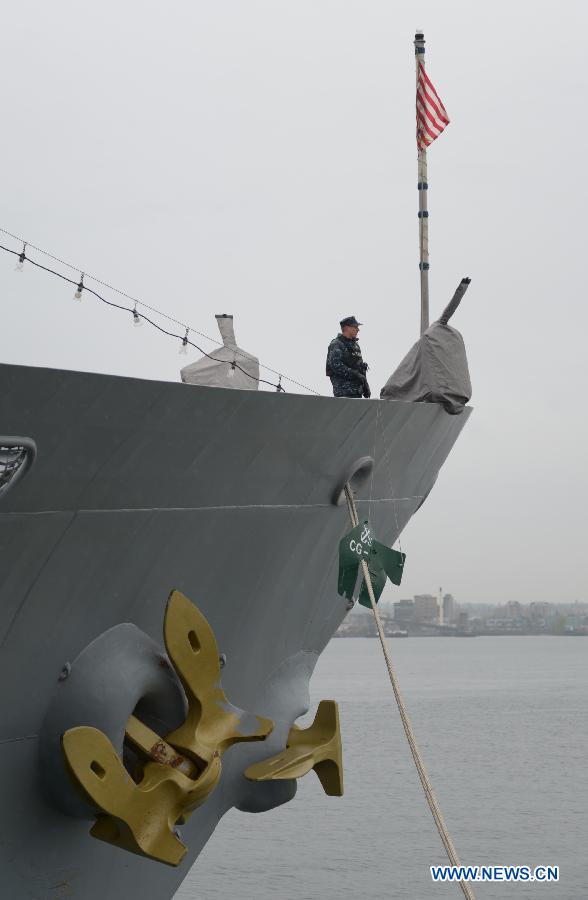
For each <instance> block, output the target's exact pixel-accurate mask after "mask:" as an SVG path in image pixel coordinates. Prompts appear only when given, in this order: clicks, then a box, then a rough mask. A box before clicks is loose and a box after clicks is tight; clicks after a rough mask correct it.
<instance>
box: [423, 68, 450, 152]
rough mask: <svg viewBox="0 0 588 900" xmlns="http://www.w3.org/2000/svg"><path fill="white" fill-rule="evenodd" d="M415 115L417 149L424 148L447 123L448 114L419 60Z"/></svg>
mask: <svg viewBox="0 0 588 900" xmlns="http://www.w3.org/2000/svg"><path fill="white" fill-rule="evenodd" d="M416 115H417V147H418V148H419V150H426V148H427V147H428V146H429V144H432V143H433V141H434V140H435V138H438V137H439V135H440V134H441V132H442V131H443V130H444V129H445V127H446V126H447V125H449V116H448V115H447V112H446V110H445V107H444V106H443V104H442V103H441V99H440V97H439V94H438V93H437V91H436V90H435V88H434V87H433V83H432V82H431V79H430V78H429V76H428V75H427V73H426V72H425V67H424V65H423V64H422V63H421V62H419V74H418V79H417V92H416Z"/></svg>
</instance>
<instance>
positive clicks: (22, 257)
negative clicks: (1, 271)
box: [14, 244, 27, 272]
mask: <svg viewBox="0 0 588 900" xmlns="http://www.w3.org/2000/svg"><path fill="white" fill-rule="evenodd" d="M26 249H27V245H26V244H23V245H22V250H21V252H20V253H19V255H18V262H17V264H16V265H15V267H14V271H15V272H22V271H23V269H24V261H25V259H26V256H25V250H26Z"/></svg>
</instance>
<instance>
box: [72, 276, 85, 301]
mask: <svg viewBox="0 0 588 900" xmlns="http://www.w3.org/2000/svg"><path fill="white" fill-rule="evenodd" d="M83 290H84V275H83V273H82V275H80V281H79V284H78V287H77V290H76V292H75V294H74V300H81V299H82V291H83Z"/></svg>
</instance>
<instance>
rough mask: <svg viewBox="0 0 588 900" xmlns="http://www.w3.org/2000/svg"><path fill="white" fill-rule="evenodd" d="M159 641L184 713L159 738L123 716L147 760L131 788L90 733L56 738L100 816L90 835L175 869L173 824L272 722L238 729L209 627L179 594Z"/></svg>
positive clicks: (107, 745)
mask: <svg viewBox="0 0 588 900" xmlns="http://www.w3.org/2000/svg"><path fill="white" fill-rule="evenodd" d="M164 639H165V645H166V648H167V652H168V655H169V657H170V660H171V662H172V664H173V666H174V668H175V669H176V671H177V673H178V676H179V678H180V680H181V682H182V685H183V687H184V690H185V692H186V696H187V699H188V715H187V717H186V720H185V722H184V723H183V725H181V726H180V728H178V729H176V730H175V731H174V732H172V733H171V734H169V735H167V736H166V738H165V740H164V739H162V738H161V737H160V736H159V735H157V734H155V732H153V731H151V729H149V728H147V726H146V725H144V724H143V723H142V722H140V721H139V720H138V719H136V718H135V717H134V716H131V717H130V719H129V721H128V723H127V726H126V735H127V738H128V740H129V741H130V742H131V743H132V744H133V745H134V746H135V748H136V749H139V750H140V751H141V752H142V753H143V754H144V755H145V756H147V757H148V760H149V761H148V762H146V763H145V764H144V766H143V767H142V772H141V773H140V780H139V781H138V783H136V782H135V781H134V780H133V778H131V775H130V774H129V772H128V771H127V770H126V769H125V767H124V766H123V764H122V761H121V759H120V757H119V755H118V753H117V752H116V750H115V748H114V747H113V745H112V743H111V742H110V740H109V739H108V738H107V737H106V735H105V734H103V733H102V732H101V731H99V730H98V729H96V728H91V727H89V726H80V727H77V728H71V729H70V730H69V731H66V732H65V734H64V735H63V737H62V746H63V752H64V754H65V759H66V762H67V765H68V768H69V770H70V772H71V774H72V776H73V778H74V780H75V781H76V782H77V784H78V786H79V787H80V788H82V790H83V792H84V793H85V794H86V795H87V796H89V797H90V799H91V801H92V803H93V804H94V805H95V806H96V807H97V808H98V809H99V811H100V812H99V814H98V817H97V820H96V823H95V825H94V826H93V827H92V829H91V832H90V833H91V834H92V835H93V836H94V837H97V838H99V839H100V840H104V841H107V842H109V843H111V844H115V845H116V846H118V847H122V848H123V849H125V850H130V851H132V852H134V853H138V854H141V855H144V856H148V857H151V858H152V859H156V860H159V861H160V862H164V863H168V864H170V865H178V863H179V862H180V860H181V859H182V857H183V856H184V854H185V853H186V847H185V846H184V844H183V843H182V842H181V841H180V839H179V838H178V836H177V835H176V834H175V832H174V825H175V824H176V823H177V822H178V820H179V819H182V818H185V817H186V816H187V815H189V814H190V813H191V812H192V811H193V810H194V809H196V808H197V807H198V806H200V805H201V804H202V803H204V801H205V800H206V798H207V797H208V796H209V794H210V793H211V792H212V791H213V790H214V788H215V787H216V785H217V784H218V781H219V778H220V774H221V756H222V754H223V753H224V752H225V750H227V749H228V747H230V746H231V745H232V744H234V743H236V742H238V741H258V740H263V739H264V738H265V737H267V735H268V734H269V733H270V732H271V731H272V729H273V722H272V721H271V720H270V719H266V718H262V717H261V716H258V717H256V718H257V722H256V725H255V727H254V728H253V729H252V730H251V731H249V732H248V733H243V731H242V730H240V714H241V710H238V709H237V708H236V707H233V706H231V704H230V703H229V702H228V700H227V698H226V696H225V693H224V691H223V689H222V687H221V684H220V664H219V653H218V647H217V643H216V639H215V637H214V634H213V632H212V629H211V628H210V625H209V624H208V622H207V620H206V618H205V617H204V616H203V615H202V613H201V612H200V611H199V610H198V608H197V607H196V606H195V605H194V604H193V603H191V602H190V601H189V600H188V599H187V598H186V597H184V595H183V594H181V593H180V592H179V591H173V592H172V594H171V595H170V597H169V600H168V604H167V608H166V612H165V620H164Z"/></svg>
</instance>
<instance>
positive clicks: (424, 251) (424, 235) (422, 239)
mask: <svg viewBox="0 0 588 900" xmlns="http://www.w3.org/2000/svg"><path fill="white" fill-rule="evenodd" d="M414 54H415V62H416V82H417V90H418V83H419V65H420V64H421V62H422V63H424V61H425V35H424V34H423V32H422V31H417V33H416V34H415V36H414ZM417 187H418V192H419V270H420V276H421V334H422V333H423V332H424V331H426V330H427V328H428V327H429V211H428V209H427V191H428V189H429V185H428V183H427V151H426V148H424V147H423V148H422V149H421V148H419V151H418V184H417Z"/></svg>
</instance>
